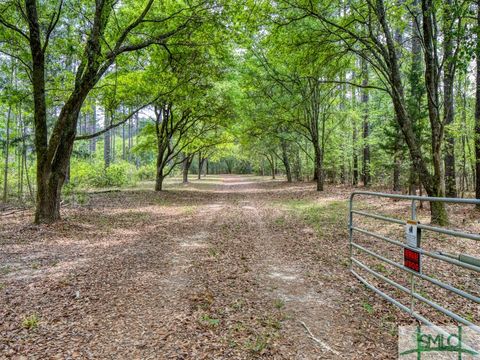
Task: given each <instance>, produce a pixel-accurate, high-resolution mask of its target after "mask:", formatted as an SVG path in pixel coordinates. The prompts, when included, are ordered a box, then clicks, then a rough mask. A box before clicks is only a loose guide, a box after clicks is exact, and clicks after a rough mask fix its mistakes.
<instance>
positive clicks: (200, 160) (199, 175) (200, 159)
mask: <svg viewBox="0 0 480 360" xmlns="http://www.w3.org/2000/svg"><path fill="white" fill-rule="evenodd" d="M202 166H203V161H202V152H201V151H199V152H198V180H200V179H201V178H202Z"/></svg>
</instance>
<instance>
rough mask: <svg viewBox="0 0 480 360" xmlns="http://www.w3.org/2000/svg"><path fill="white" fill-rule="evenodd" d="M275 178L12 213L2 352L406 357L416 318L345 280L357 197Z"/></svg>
mask: <svg viewBox="0 0 480 360" xmlns="http://www.w3.org/2000/svg"><path fill="white" fill-rule="evenodd" d="M265 179H266V178H263V179H262V178H257V177H251V176H233V175H230V176H217V177H215V176H209V177H207V178H206V179H202V180H199V181H194V182H192V183H191V184H189V185H188V186H183V185H178V184H170V185H169V186H167V190H166V191H164V192H154V191H151V190H148V189H143V188H142V189H132V190H126V191H121V192H108V193H97V194H92V195H90V196H88V200H87V202H86V203H85V204H84V205H82V206H75V207H65V208H64V209H63V214H64V216H63V220H62V221H60V222H58V223H56V224H53V225H49V226H45V225H42V226H35V225H32V224H31V216H32V214H31V212H29V211H22V212H13V213H9V214H8V215H6V216H2V217H1V218H0V357H1V358H19V359H20V358H32V359H47V358H48V359H49V358H52V359H56V358H58V359H212V358H215V359H251V358H272V359H395V358H397V326H398V325H399V324H410V325H412V324H415V322H414V321H413V320H412V319H411V318H410V317H409V316H408V315H407V314H404V313H402V312H401V311H400V310H398V309H396V308H395V307H393V306H392V305H390V304H389V303H387V302H386V301H384V300H382V299H381V298H379V297H378V296H376V295H375V294H374V293H372V292H371V291H369V290H367V289H366V288H365V287H364V286H363V285H361V284H360V283H359V282H358V281H357V280H356V279H355V278H354V277H353V276H352V275H351V274H350V272H349V260H348V256H349V247H348V231H347V217H348V215H347V200H348V196H349V194H350V192H351V191H352V189H350V188H342V187H330V188H328V189H327V191H325V192H323V193H317V192H316V191H315V190H314V185H312V184H310V183H297V184H286V183H284V182H281V181H270V180H265ZM362 204H363V205H364V206H367V207H368V206H370V207H372V206H373V205H372V204H369V203H368V202H363V203H362ZM402 209H403V208H400V205H395V204H393V205H392V206H391V208H388V207H386V208H384V210H385V211H386V212H387V213H389V212H390V213H392V214H395V213H398V211H400V210H402ZM461 211H463V209H459V210H458V213H461ZM461 214H463V213H461ZM472 221H473V220H472ZM472 283H473V285H472V286H480V284H478V283H475V282H474V281H473V282H472ZM475 284H476V285H475ZM471 311H472V312H473V318H474V319H477V320H478V318H476V316H477V315H478V311H479V310H478V307H477V308H474V309H471ZM307 329H308V330H307ZM308 331H309V332H310V333H309V332H308ZM312 335H313V336H314V337H315V338H316V339H317V340H318V341H315V340H313V339H312V337H311V336H312Z"/></svg>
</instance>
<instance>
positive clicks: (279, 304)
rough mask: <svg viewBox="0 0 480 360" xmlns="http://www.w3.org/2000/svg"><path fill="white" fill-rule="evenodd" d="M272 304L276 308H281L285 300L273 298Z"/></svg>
mask: <svg viewBox="0 0 480 360" xmlns="http://www.w3.org/2000/svg"><path fill="white" fill-rule="evenodd" d="M273 305H274V306H275V308H276V309H278V310H281V309H283V308H284V307H285V301H283V300H282V299H275V301H274V302H273Z"/></svg>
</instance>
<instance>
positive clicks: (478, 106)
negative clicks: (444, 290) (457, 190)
mask: <svg viewBox="0 0 480 360" xmlns="http://www.w3.org/2000/svg"><path fill="white" fill-rule="evenodd" d="M477 26H479V27H480V1H477ZM477 36H478V37H480V35H477ZM476 65H477V78H476V81H475V85H476V92H475V137H474V138H475V174H476V176H475V197H476V198H477V199H480V38H477V48H476ZM478 208H480V205H479V206H478Z"/></svg>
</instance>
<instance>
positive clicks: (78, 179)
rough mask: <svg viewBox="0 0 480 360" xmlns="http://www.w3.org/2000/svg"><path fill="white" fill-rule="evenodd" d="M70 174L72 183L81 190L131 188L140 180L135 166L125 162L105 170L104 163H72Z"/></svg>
mask: <svg viewBox="0 0 480 360" xmlns="http://www.w3.org/2000/svg"><path fill="white" fill-rule="evenodd" d="M70 173H71V179H70V183H71V184H72V186H74V187H75V188H79V189H85V188H89V187H93V188H105V187H122V186H129V185H134V184H135V182H136V180H137V179H138V173H137V170H136V169H135V166H133V165H132V164H130V163H128V162H125V161H122V162H118V163H114V164H112V165H110V166H109V167H108V168H107V169H105V168H104V164H103V163H102V162H98V161H97V162H88V161H81V160H80V161H78V160H77V161H74V162H72V164H71V169H70Z"/></svg>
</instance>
